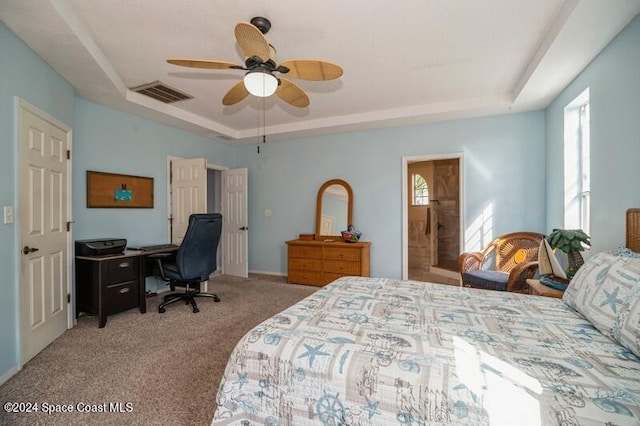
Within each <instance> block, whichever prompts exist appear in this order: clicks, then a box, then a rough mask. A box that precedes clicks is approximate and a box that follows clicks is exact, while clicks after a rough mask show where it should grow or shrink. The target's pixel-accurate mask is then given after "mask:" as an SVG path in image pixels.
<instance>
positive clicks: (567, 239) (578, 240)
mask: <svg viewBox="0 0 640 426" xmlns="http://www.w3.org/2000/svg"><path fill="white" fill-rule="evenodd" d="M547 241H548V242H549V245H550V246H551V248H552V249H556V248H557V249H558V250H560V251H563V252H564V253H566V254H567V260H568V264H569V266H568V268H567V278H571V277H573V275H574V274H575V273H576V271H577V270H578V269H579V268H580V267H581V266H582V265H583V264H584V259H583V258H582V255H581V254H580V252H581V251H583V250H585V249H586V248H587V247H590V246H591V237H589V235H587V234H586V233H585V232H584V231H583V230H582V229H554V230H553V231H552V232H551V234H549V236H548V237H547Z"/></svg>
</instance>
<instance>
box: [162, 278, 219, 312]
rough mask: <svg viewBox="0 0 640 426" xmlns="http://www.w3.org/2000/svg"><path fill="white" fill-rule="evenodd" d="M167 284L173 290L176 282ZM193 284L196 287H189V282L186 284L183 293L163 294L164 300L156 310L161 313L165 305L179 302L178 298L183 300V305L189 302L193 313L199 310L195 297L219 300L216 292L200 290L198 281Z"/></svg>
mask: <svg viewBox="0 0 640 426" xmlns="http://www.w3.org/2000/svg"><path fill="white" fill-rule="evenodd" d="M181 284H183V283H181ZM169 285H170V288H171V290H174V287H175V285H176V283H170V284H169ZM193 285H194V286H195V287H196V288H191V284H187V285H186V287H185V291H184V293H171V294H167V295H166V296H164V298H163V300H164V302H162V303H161V304H160V305H159V306H158V312H159V313H161V314H163V313H164V312H165V311H166V310H165V307H166V306H168V305H171V304H173V303H176V302H179V301H180V300H184V304H185V305H188V304H191V309H192V310H193V313H194V314H195V313H198V312H200V309H198V304H197V303H196V299H195V298H196V297H209V298H211V299H213V301H214V302H216V303H217V302H219V301H220V298H219V297H218V296H217V295H216V294H213V293H203V292H201V291H200V283H193Z"/></svg>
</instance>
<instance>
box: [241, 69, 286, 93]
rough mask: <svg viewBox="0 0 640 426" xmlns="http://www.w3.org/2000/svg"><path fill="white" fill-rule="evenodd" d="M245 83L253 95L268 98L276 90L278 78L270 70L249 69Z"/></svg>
mask: <svg viewBox="0 0 640 426" xmlns="http://www.w3.org/2000/svg"><path fill="white" fill-rule="evenodd" d="M244 85H245V87H246V88H247V90H248V91H249V93H251V94H252V95H253V96H258V97H261V98H266V97H269V96H271V95H273V94H274V93H275V92H276V89H277V88H278V79H277V78H276V77H275V76H274V75H273V74H271V73H268V72H264V71H260V70H256V71H249V72H248V73H247V74H245V76H244Z"/></svg>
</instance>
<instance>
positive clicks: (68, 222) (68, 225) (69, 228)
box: [67, 220, 73, 232]
mask: <svg viewBox="0 0 640 426" xmlns="http://www.w3.org/2000/svg"><path fill="white" fill-rule="evenodd" d="M72 223H73V221H72V220H68V221H67V232H69V231H71V224H72Z"/></svg>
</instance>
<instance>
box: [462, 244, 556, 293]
mask: <svg viewBox="0 0 640 426" xmlns="http://www.w3.org/2000/svg"><path fill="white" fill-rule="evenodd" d="M544 237H545V236H544V235H543V234H538V233H536V232H514V233H511V234H505V235H502V236H501V237H498V238H496V239H495V240H493V241H492V242H491V243H490V244H489V245H488V246H487V247H486V248H485V249H484V250H483V251H482V252H473V253H462V254H461V255H460V257H459V258H458V267H459V270H460V275H461V277H462V285H463V286H465V287H474V288H482V289H488V290H499V291H511V292H516V293H529V286H528V285H527V283H526V280H527V278H531V277H533V275H534V273H535V271H536V269H537V268H538V249H539V248H540V243H541V242H542V239H543V238H544Z"/></svg>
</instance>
